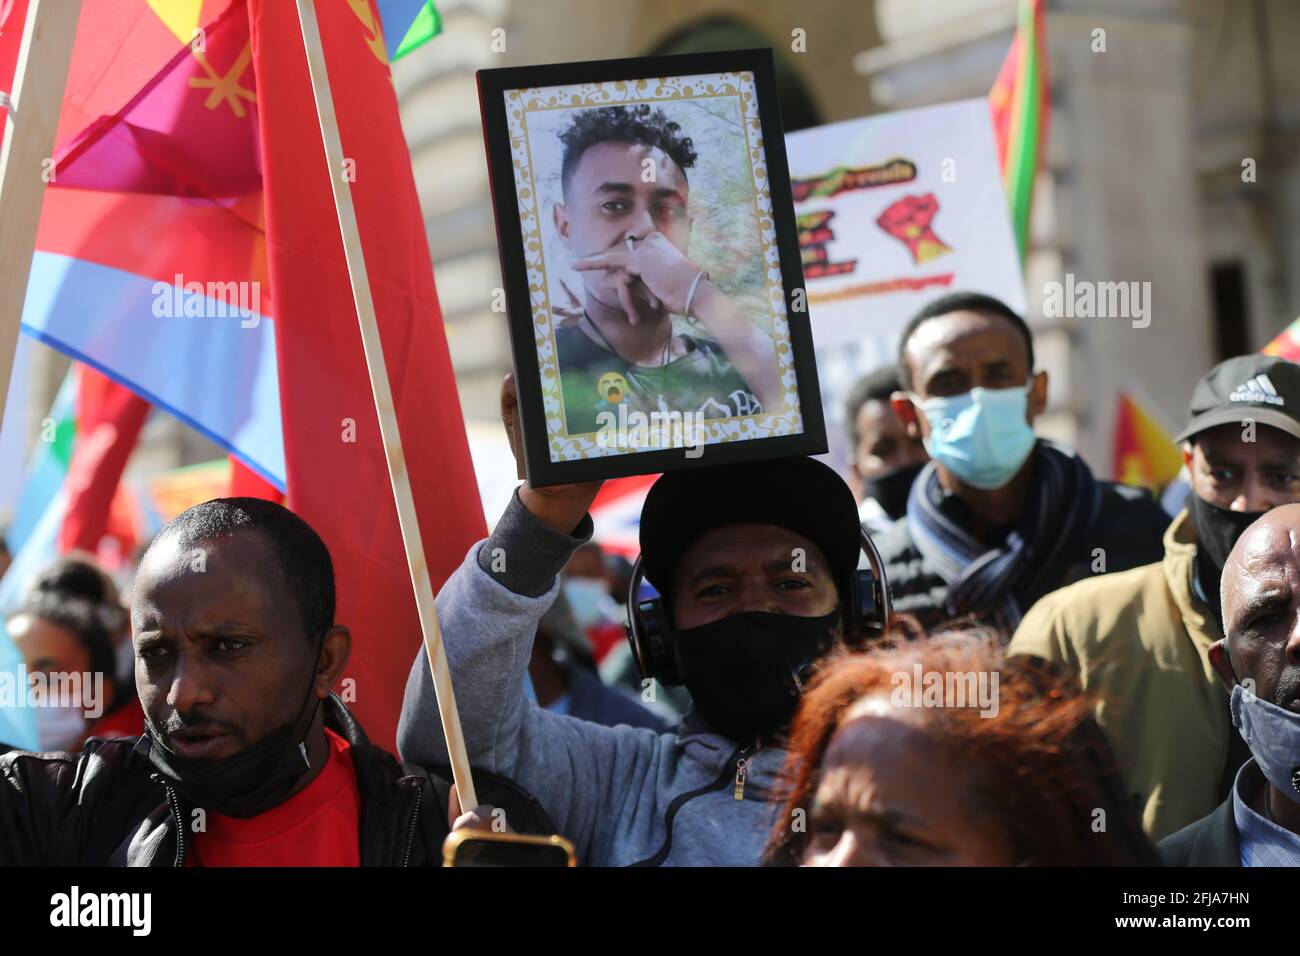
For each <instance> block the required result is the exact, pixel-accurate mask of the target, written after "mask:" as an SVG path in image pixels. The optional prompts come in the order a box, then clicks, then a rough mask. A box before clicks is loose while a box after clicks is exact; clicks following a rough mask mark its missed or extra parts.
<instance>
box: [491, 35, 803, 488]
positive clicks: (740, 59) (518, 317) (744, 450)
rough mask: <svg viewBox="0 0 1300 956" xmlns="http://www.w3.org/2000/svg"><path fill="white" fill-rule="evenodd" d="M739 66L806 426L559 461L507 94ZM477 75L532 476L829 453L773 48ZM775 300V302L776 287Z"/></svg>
mask: <svg viewBox="0 0 1300 956" xmlns="http://www.w3.org/2000/svg"><path fill="white" fill-rule="evenodd" d="M733 72H734V73H749V74H751V75H752V79H753V88H754V94H755V97H756V99H757V108H758V119H759V123H760V128H761V137H762V141H761V148H762V149H763V152H764V158H765V161H766V171H767V188H768V190H769V191H770V198H771V212H770V215H771V219H772V225H773V231H774V236H775V238H774V242H773V243H771V244H772V245H775V247H776V250H777V255H778V257H779V260H780V262H779V265H780V269H779V271H780V285H781V289H782V296H781V298H782V301H783V303H784V309H785V315H784V319H785V322H786V324H787V326H788V340H789V345H790V350H791V352H792V361H790V362H789V367H792V369H793V371H794V374H795V390H796V394H797V396H798V414H799V416H800V419H801V422H800V424H801V429H802V430H801V431H799V432H797V433H793V434H782V435H772V436H764V437H754V438H745V439H741V440H728V441H721V442H710V443H708V444H706V445H704V448H703V453H702V454H701V455H699V457H695V458H692V457H688V456H687V455H686V454H685V452H684V450H683V449H682V448H681V447H676V448H659V449H654V450H640V451H626V452H622V453H618V454H599V455H596V456H593V457H585V458H577V459H572V460H562V461H554V460H552V457H551V453H550V444H549V442H550V434H549V433H548V430H547V422H546V414H545V408H544V395H543V389H542V382H541V379H542V373H541V367H540V365H539V357H538V346H537V342H536V341H535V330H534V324H533V312H534V297H533V294H532V293H531V292H530V282H529V275H528V264H527V259H526V256H525V249H524V246H525V241H524V226H523V221H522V218H521V214H520V201H519V194H518V192H517V188H516V179H515V170H514V159H513V156H512V141H511V132H510V124H509V115H508V113H509V111H508V109H507V106H506V94H507V93H508V92H509V91H514V90H533V89H537V90H544V89H546V88H548V87H558V86H568V85H571V84H604V83H617V82H620V81H624V82H634V81H638V80H654V79H658V78H677V77H694V76H698V75H701V74H717V73H733ZM477 79H478V91H479V106H480V110H481V113H482V121H483V138H484V145H485V148H486V153H487V165H488V173H489V180H490V186H491V193H492V205H493V209H494V215H495V220H496V229H497V247H498V251H499V254H500V259H501V275H502V280H503V283H504V292H505V305H506V312H507V316H508V321H509V327H510V344H511V354H512V357H513V364H514V376H515V382H516V387H517V389H518V394H519V412H520V418H521V421H522V425H523V446H524V452H525V470H526V474H527V477H528V481H529V484H530V485H531V486H533V487H545V486H548V485H557V484H567V483H572V482H584V481H594V480H601V479H606V478H617V477H624V476H628V475H641V474H655V473H658V472H666V471H674V470H682V469H689V468H697V467H710V466H713V465H719V464H730V463H738V462H752V461H761V460H765V459H775V458H785V457H790V456H795V455H818V454H825V453H826V451H827V442H826V430H825V420H824V416H823V412H822V406H821V397H820V396H821V392H820V389H819V387H818V381H817V366H816V361H815V357H814V352H813V341H812V331H811V326H810V323H809V318H808V311H807V293H806V291H805V287H804V281H803V269H802V264H801V257H800V250H799V240H798V229H797V226H796V222H795V212H794V203H793V200H792V197H791V192H790V173H789V167H788V164H787V160H786V148H785V135H784V131H783V128H782V125H781V116H780V104H779V101H778V99H777V92H776V81H775V71H774V64H773V58H772V51H771V50H770V49H754V50H735V51H725V52H718V53H691V54H682V55H675V56H658V57H636V58H629V59H619V60H593V61H586V62H578V63H555V64H544V65H534V66H519V67H506V68H499V69H490V70H479V71H478V72H477ZM589 105H597V104H589ZM611 105H617V104H611ZM760 220H761V216H760ZM769 282H770V279H769ZM773 291H774V290H773ZM772 299H773V301H775V295H773V296H772ZM780 361H781V360H779V359H778V362H780Z"/></svg>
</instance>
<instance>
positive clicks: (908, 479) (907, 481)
mask: <svg viewBox="0 0 1300 956" xmlns="http://www.w3.org/2000/svg"><path fill="white" fill-rule="evenodd" d="M924 467H925V462H920V463H919V464H915V465H903V466H902V467H899V468H895V469H894V470H893V471H887V472H885V473H884V474H883V475H876V477H874V478H865V479H863V481H862V491H863V493H864V494H865V495H866V496H867V497H868V498H875V499H876V503H877V504H879V505H880V507H881V509H882V510H883V511H884V512H885V514H887V515H889V517H890V518H891V519H892V520H894V521H897V520H898V519H899V518H901V517H903V515H905V514H906V513H907V495H908V492H910V491H911V490H912V482H913V481H915V480H916V476H917V475H919V474H920V473H921V469H922V468H924Z"/></svg>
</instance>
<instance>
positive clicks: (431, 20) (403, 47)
mask: <svg viewBox="0 0 1300 956" xmlns="http://www.w3.org/2000/svg"><path fill="white" fill-rule="evenodd" d="M441 32H442V16H441V15H440V14H439V13H438V8H437V7H435V6H434V5H433V0H428V2H427V3H425V5H424V6H423V8H421V10H420V12H419V13H418V14H416V16H415V21H414V22H413V23H412V24H411V28H410V29H409V30H407V31H406V35H405V36H404V37H402V42H401V43H399V44H397V50H396V51H394V53H393V59H394V60H399V59H401V58H402V57H404V56H406V54H408V53H410V52H411V51H412V50H414V49H415V48H416V47H418V46H420V45H421V44H424V43H427V42H428V41H430V40H432V39H433V38H434V37H436V36H437V35H438V34H439V33H441Z"/></svg>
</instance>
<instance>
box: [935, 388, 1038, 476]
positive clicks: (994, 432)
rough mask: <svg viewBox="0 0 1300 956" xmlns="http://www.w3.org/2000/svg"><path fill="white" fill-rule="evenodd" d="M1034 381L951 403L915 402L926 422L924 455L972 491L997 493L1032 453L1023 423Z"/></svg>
mask: <svg viewBox="0 0 1300 956" xmlns="http://www.w3.org/2000/svg"><path fill="white" fill-rule="evenodd" d="M1032 387H1033V382H1030V383H1029V384H1027V385H1023V386H1016V387H1014V388H972V389H971V390H970V391H969V392H963V393H962V394H961V395H953V396H951V397H949V398H927V399H925V400H924V401H922V400H920V399H919V398H917V397H915V396H914V397H913V401H914V402H915V403H916V404H917V405H919V406H920V408H921V410H922V411H923V412H925V417H926V419H927V420H928V421H929V422H930V435H929V437H927V438H926V439H925V450H926V451H928V452H929V453H930V457H931V458H933V459H935V460H936V461H938V462H939V464H941V465H943V466H944V467H945V468H947V469H948V470H949V471H950V472H952V473H953V474H954V475H956V476H957V477H958V478H960V479H961V480H962V481H964V482H965V483H966V484H968V485H971V486H972V487H975V488H1001V487H1002V486H1003V485H1005V484H1006V483H1007V482H1008V481H1010V480H1011V479H1012V477H1013V476H1014V475H1015V473H1016V472H1018V471H1019V470H1020V466H1021V465H1023V464H1024V463H1025V459H1026V458H1028V457H1029V453H1030V452H1031V451H1033V450H1034V441H1035V439H1034V429H1033V428H1032V427H1031V426H1030V424H1029V422H1028V421H1026V420H1025V413H1026V411H1027V409H1028V407H1029V390H1030V389H1031V388H1032Z"/></svg>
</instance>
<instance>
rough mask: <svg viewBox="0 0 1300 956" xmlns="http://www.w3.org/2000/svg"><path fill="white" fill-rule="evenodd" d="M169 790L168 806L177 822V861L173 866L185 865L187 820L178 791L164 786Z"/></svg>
mask: <svg viewBox="0 0 1300 956" xmlns="http://www.w3.org/2000/svg"><path fill="white" fill-rule="evenodd" d="M163 787H164V788H165V789H166V790H167V805H168V806H169V807H171V811H172V819H174V820H175V821H176V861H175V862H174V863H172V866H184V865H185V820H184V819H183V818H182V817H181V804H180V801H179V800H177V799H176V791H175V790H173V789H172V788H171V785H170V784H163Z"/></svg>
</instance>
